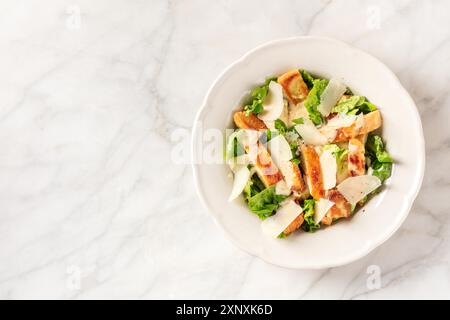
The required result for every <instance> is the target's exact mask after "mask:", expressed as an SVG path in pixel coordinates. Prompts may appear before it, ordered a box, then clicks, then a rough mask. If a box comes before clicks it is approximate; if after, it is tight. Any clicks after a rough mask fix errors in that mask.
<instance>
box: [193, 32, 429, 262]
mask: <svg viewBox="0 0 450 320" xmlns="http://www.w3.org/2000/svg"><path fill="white" fill-rule="evenodd" d="M293 68H302V69H306V70H308V71H309V72H311V73H312V74H316V75H319V76H322V77H325V78H331V77H338V78H343V79H344V81H345V83H346V84H347V86H348V87H349V88H351V89H352V90H353V92H354V93H356V94H360V95H364V96H366V97H367V98H368V99H369V100H370V101H371V102H373V103H374V104H375V105H377V106H379V109H380V110H381V112H382V116H383V120H384V121H383V128H382V130H383V138H384V140H385V141H386V143H387V149H388V151H389V152H390V154H391V155H392V157H393V158H394V160H395V165H394V167H393V172H392V176H391V178H390V179H389V180H388V181H387V182H386V186H385V188H384V190H383V191H382V192H381V193H380V194H378V195H377V196H375V197H374V198H373V199H371V200H370V201H369V202H368V203H367V204H366V205H365V206H364V208H363V209H364V210H359V212H358V213H357V214H356V215H355V216H353V217H352V218H351V219H348V220H345V221H340V222H338V223H336V224H335V225H333V226H331V227H328V228H324V229H322V230H319V231H317V232H315V233H306V232H296V233H295V234H293V235H291V236H289V237H288V238H286V239H271V238H268V237H267V236H264V235H263V234H262V232H261V222H260V220H259V219H258V217H257V216H256V215H255V214H253V213H251V212H250V210H249V209H248V208H247V206H246V205H245V203H244V200H243V199H241V198H242V197H241V198H240V199H239V200H236V201H235V202H231V203H230V202H228V201H227V199H228V195H229V193H230V191H231V187H232V179H230V176H229V169H228V167H227V166H226V165H224V164H206V163H202V162H204V161H202V159H201V158H202V156H201V148H202V147H205V146H206V145H207V143H203V144H199V143H196V142H197V141H200V140H201V139H202V134H203V132H205V131H206V129H220V130H225V129H226V128H232V127H233V124H232V113H233V111H235V110H237V109H238V108H239V106H240V104H241V102H242V98H243V97H244V95H245V94H246V93H247V92H248V91H249V90H251V88H253V87H254V86H256V85H258V84H260V83H262V82H263V81H264V79H265V78H266V77H268V76H271V75H279V74H281V73H283V72H285V71H288V70H290V69H293ZM192 142H193V144H192V155H193V159H192V160H193V170H194V179H195V184H196V188H197V191H198V194H199V196H200V199H201V201H202V203H203V204H204V205H205V207H206V208H207V210H208V211H209V212H210V213H211V215H212V216H213V217H214V219H215V220H216V222H217V223H218V225H219V226H220V227H221V228H222V229H223V230H224V231H225V233H226V234H227V235H228V236H229V238H230V239H231V240H232V241H233V242H234V243H235V244H236V245H237V246H238V247H240V248H241V249H243V250H245V251H247V252H248V253H250V254H252V255H255V256H258V257H260V258H261V259H264V260H265V261H267V262H270V263H272V264H275V265H279V266H283V267H289V268H302V269H319V268H328V267H335V266H339V265H343V264H347V263H350V262H352V261H355V260H357V259H360V258H362V257H363V256H365V255H367V254H368V253H369V252H370V251H372V250H373V249H375V248H376V247H377V246H379V245H380V244H382V243H383V242H384V241H386V240H387V239H389V237H390V236H392V234H393V233H394V232H395V231H396V230H397V229H398V228H399V227H400V225H401V224H402V222H403V221H404V220H405V218H406V216H407V215H408V212H409V210H410V208H411V206H412V204H413V201H414V199H415V197H416V195H417V193H418V191H419V189H420V186H421V183H422V179H423V174H424V167H425V144H424V138H423V131H422V124H421V121H420V116H419V113H418V111H417V108H416V106H415V104H414V101H413V100H412V99H411V97H410V96H409V94H408V93H407V92H406V90H405V89H404V88H403V87H402V85H401V84H400V82H399V80H398V79H397V77H396V76H395V75H394V74H393V73H392V71H390V70H389V69H388V68H387V67H386V66H385V65H384V64H383V63H381V62H380V61H379V60H377V59H376V58H374V57H373V56H371V55H369V54H367V53H365V52H363V51H361V50H359V49H356V48H354V47H351V46H350V45H348V44H346V43H343V42H340V41H336V40H332V39H327V38H320V37H298V38H289V39H283V40H277V41H272V42H270V43H267V44H264V45H262V46H259V47H257V48H256V49H253V50H251V51H250V52H248V53H247V54H246V55H244V56H243V57H242V58H241V59H239V60H238V61H236V62H235V63H233V64H232V65H231V66H229V67H228V68H227V69H226V70H225V71H224V72H223V73H222V74H221V75H220V76H219V77H218V79H217V80H216V81H215V82H214V83H213V85H212V86H211V88H210V90H209V91H208V93H207V95H206V97H205V100H204V103H203V106H202V107H201V108H200V110H199V112H198V114H197V116H196V119H195V123H194V128H193V140H192ZM194 142H195V143H194Z"/></svg>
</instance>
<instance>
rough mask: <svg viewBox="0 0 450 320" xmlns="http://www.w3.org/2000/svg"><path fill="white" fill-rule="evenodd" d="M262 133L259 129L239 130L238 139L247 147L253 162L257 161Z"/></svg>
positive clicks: (246, 150) (246, 149)
mask: <svg viewBox="0 0 450 320" xmlns="http://www.w3.org/2000/svg"><path fill="white" fill-rule="evenodd" d="M260 136H261V133H260V132H259V131H257V130H248V129H245V130H239V131H238V135H237V141H238V142H239V143H240V144H242V146H244V148H245V152H246V153H247V154H248V157H249V159H250V162H251V163H254V162H255V161H256V157H257V155H258V140H259V138H260Z"/></svg>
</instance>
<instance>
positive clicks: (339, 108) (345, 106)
mask: <svg viewBox="0 0 450 320" xmlns="http://www.w3.org/2000/svg"><path fill="white" fill-rule="evenodd" d="M375 110H377V107H376V106H375V105H374V104H372V103H370V102H369V101H368V100H367V99H366V97H363V96H351V97H350V98H347V99H345V100H343V101H341V102H339V103H338V104H337V105H336V106H335V107H334V108H333V109H332V111H331V112H335V113H345V114H357V113H359V112H362V113H364V114H366V113H369V112H372V111H375Z"/></svg>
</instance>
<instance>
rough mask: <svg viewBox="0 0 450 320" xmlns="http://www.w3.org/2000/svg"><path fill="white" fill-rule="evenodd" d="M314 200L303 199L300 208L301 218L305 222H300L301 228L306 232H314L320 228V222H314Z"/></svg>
mask: <svg viewBox="0 0 450 320" xmlns="http://www.w3.org/2000/svg"><path fill="white" fill-rule="evenodd" d="M315 204H316V202H315V201H314V199H307V200H305V201H303V205H302V209H303V218H304V219H305V222H303V224H302V228H303V230H305V231H307V232H315V231H316V230H318V229H320V224H316V223H315V222H314V211H315V210H314V206H315Z"/></svg>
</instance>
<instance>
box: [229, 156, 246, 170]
mask: <svg viewBox="0 0 450 320" xmlns="http://www.w3.org/2000/svg"><path fill="white" fill-rule="evenodd" d="M248 164H250V157H249V155H248V154H241V155H240V156H237V157H235V158H231V159H230V160H228V165H229V166H230V169H231V171H233V172H235V170H236V169H237V168H239V167H240V166H247V165H248Z"/></svg>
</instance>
